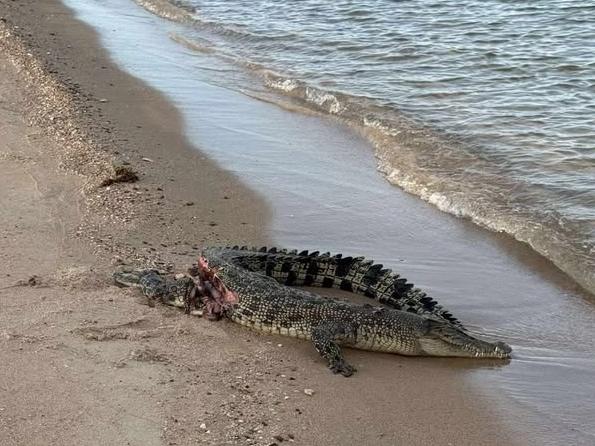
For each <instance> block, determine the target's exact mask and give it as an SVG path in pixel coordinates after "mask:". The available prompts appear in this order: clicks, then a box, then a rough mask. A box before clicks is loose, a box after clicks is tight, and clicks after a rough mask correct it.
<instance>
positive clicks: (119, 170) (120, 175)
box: [99, 166, 139, 187]
mask: <svg viewBox="0 0 595 446" xmlns="http://www.w3.org/2000/svg"><path fill="white" fill-rule="evenodd" d="M138 180H139V177H138V175H137V173H136V172H135V171H134V170H132V169H131V168H130V167H127V166H115V167H114V176H113V177H110V178H106V179H105V180H103V181H102V182H101V184H100V185H99V187H106V186H111V185H112V184H115V183H136V182H137V181H138Z"/></svg>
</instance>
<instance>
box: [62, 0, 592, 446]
mask: <svg viewBox="0 0 595 446" xmlns="http://www.w3.org/2000/svg"><path fill="white" fill-rule="evenodd" d="M65 3H66V4H67V5H68V6H70V7H71V8H73V9H74V10H75V11H76V12H77V14H78V15H79V17H81V18H82V19H83V20H85V21H87V22H88V23H90V24H91V25H92V26H94V27H95V28H96V29H97V30H98V32H99V33H100V36H101V38H102V41H103V43H104V45H105V46H106V47H107V48H108V50H109V51H110V52H111V54H112V56H113V58H114V59H115V60H116V62H117V63H119V64H120V65H121V66H122V67H123V68H124V69H126V70H127V71H129V72H130V73H132V74H133V75H135V76H137V77H140V78H142V79H144V80H145V81H146V82H148V83H149V84H150V85H152V86H154V87H155V88H157V89H159V90H161V91H163V92H164V93H165V94H167V95H168V96H169V97H170V98H171V99H172V100H173V101H174V102H175V103H176V104H177V106H178V107H179V108H180V109H181V110H182V112H183V115H184V118H185V122H186V128H187V131H188V134H189V136H190V138H191V140H192V141H195V142H196V143H197V145H198V146H199V147H201V148H202V149H203V150H204V151H205V153H207V154H208V155H209V156H210V157H212V158H213V159H215V160H217V161H218V162H219V163H220V164H221V165H222V166H223V167H224V168H226V169H228V170H230V171H232V172H234V173H236V174H237V175H239V176H240V177H241V178H242V179H243V180H244V181H245V182H246V183H247V184H249V185H250V186H251V187H252V188H254V189H255V190H257V191H259V192H261V194H262V196H263V197H265V198H266V199H267V200H268V201H269V202H270V204H271V207H272V209H273V211H274V218H273V222H272V236H273V238H274V239H275V241H276V242H278V243H279V244H280V245H284V246H288V247H294V246H295V247H299V248H310V249H325V250H330V251H335V252H338V251H340V252H343V253H346V254H357V255H360V254H365V255H367V256H370V257H371V258H374V259H375V260H377V261H379V262H382V263H384V264H385V265H387V266H389V267H391V268H393V269H394V270H395V271H398V272H400V273H402V274H403V275H404V276H405V277H407V278H408V279H410V280H411V281H413V282H414V283H415V284H416V285H418V286H420V287H422V288H423V289H425V290H427V291H428V292H429V293H430V294H431V295H432V296H434V297H435V298H437V299H438V300H439V302H440V303H442V304H443V305H444V306H445V307H446V308H448V309H450V310H452V312H453V313H454V314H455V315H457V316H458V317H460V318H461V319H462V320H463V321H464V322H465V323H466V325H468V326H470V327H471V328H473V329H474V330H476V331H479V332H480V333H482V334H483V335H485V336H487V337H493V338H498V339H502V340H504V341H507V342H509V343H510V344H512V346H513V348H514V352H515V357H514V359H513V360H512V361H511V363H510V364H508V365H506V366H503V367H482V368H461V375H462V376H464V377H465V378H466V379H468V380H469V382H470V384H471V385H473V386H474V387H475V389H476V391H478V392H479V393H480V394H484V395H486V396H490V395H495V396H494V397H493V401H497V402H498V406H497V408H496V410H497V411H498V412H500V413H501V414H502V417H503V418H504V419H505V420H506V422H507V424H508V426H509V427H510V428H511V429H513V430H515V431H518V432H525V433H528V435H529V437H530V438H534V439H535V443H538V444H552V445H553V444H563V442H564V443H572V444H593V442H595V423H593V421H592V420H593V419H594V418H595V409H594V408H593V407H592V406H593V404H592V402H593V401H595V380H593V379H592V370H594V369H595V309H594V307H593V305H592V304H591V303H590V301H589V300H588V299H586V298H585V297H584V296H582V295H581V294H580V293H578V292H577V291H576V290H575V289H573V285H572V282H571V281H570V280H569V279H567V278H566V277H565V276H564V275H563V274H562V273H560V272H559V271H558V270H557V269H556V268H554V267H553V266H552V265H550V264H549V263H548V262H546V261H545V260H543V259H542V258H541V257H540V256H537V255H536V254H534V253H533V252H532V251H531V250H529V249H528V248H525V247H523V246H521V245H519V244H518V243H516V242H514V241H512V240H510V239H509V238H507V237H505V236H501V235H497V234H493V233H490V232H487V231H485V230H482V229H480V228H478V227H477V226H475V225H473V224H471V223H470V222H466V221H464V220H460V219H457V218H455V217H451V216H449V215H447V214H444V213H441V212H440V211H438V210H437V209H436V208H435V207H433V206H430V205H428V204H426V203H424V202H422V201H420V200H419V199H417V198H415V197H413V196H411V195H408V194H405V193H403V192H402V191H400V190H398V189H396V188H395V187H393V186H391V185H390V184H388V183H387V182H386V181H385V180H384V179H383V177H382V176H381V175H380V174H379V173H378V172H377V171H376V170H375V169H374V166H375V162H376V161H375V159H374V158H373V156H372V152H371V150H370V143H369V141H368V140H367V139H365V138H364V137H363V136H361V135H359V134H357V133H355V132H354V131H353V130H352V129H351V128H350V127H349V126H346V125H342V124H339V123H337V122H336V121H334V120H332V119H330V118H321V117H320V116H315V115H308V114H302V113H297V112H290V111H288V110H286V109H284V108H281V107H278V106H275V105H271V104H270V103H267V102H264V101H261V100H256V99H253V98H250V97H248V96H246V95H245V94H241V93H239V92H238V91H237V87H234V85H250V82H252V80H251V78H250V76H249V75H246V74H245V73H244V72H243V71H242V70H239V69H238V68H237V66H235V65H234V64H230V63H228V62H225V61H224V60H222V59H221V58H219V57H218V56H217V55H215V54H212V53H204V52H200V53H199V52H196V51H194V50H191V49H189V48H186V47H183V46H181V45H179V44H178V43H176V42H175V41H173V40H172V39H171V37H170V36H171V35H172V33H177V34H181V33H183V29H181V28H183V27H184V26H185V25H180V24H178V23H168V22H165V21H163V20H162V19H160V18H158V17H155V16H153V15H151V14H149V13H147V12H146V11H144V10H143V9H141V8H139V7H137V6H136V5H134V4H132V3H129V2H122V1H117V0H105V1H101V2H99V1H96V0H77V1H74V0H67V1H66V2H65ZM251 93H252V92H251ZM480 327H481V328H480Z"/></svg>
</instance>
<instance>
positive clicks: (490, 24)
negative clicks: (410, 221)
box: [137, 0, 595, 293]
mask: <svg viewBox="0 0 595 446" xmlns="http://www.w3.org/2000/svg"><path fill="white" fill-rule="evenodd" d="M137 2H138V3H140V4H142V5H144V6H145V7H147V8H150V9H151V10H152V11H153V12H155V13H157V14H163V13H164V12H166V11H167V14H166V15H167V16H168V17H169V18H170V19H173V20H178V21H182V22H185V23H186V24H187V26H186V27H185V28H183V29H178V30H176V35H175V36H174V38H175V39H176V40H177V41H178V42H181V43H184V44H186V45H187V46H188V47H191V48H193V49H194V50H196V51H209V52H211V53H212V54H217V55H219V56H221V57H226V58H228V59H229V60H231V61H233V62H234V63H236V64H239V65H241V66H243V67H244V68H247V69H249V70H250V71H251V72H252V73H253V74H254V75H255V76H258V77H260V79H261V81H262V82H261V83H262V84H264V85H266V86H268V87H269V88H271V89H273V90H276V91H279V92H281V93H283V94H284V95H288V96H290V97H293V98H295V99H298V100H300V101H301V102H302V103H303V104H304V105H306V106H308V107H311V108H313V109H316V110H320V111H323V112H325V113H329V114H332V115H335V116H340V117H341V118H342V119H343V120H345V121H346V122H348V123H349V124H350V125H352V126H354V127H356V128H359V129H362V130H365V131H366V135H367V136H368V137H369V139H370V140H372V141H373V142H374V144H375V149H376V155H377V157H378V160H379V167H380V170H381V171H382V172H383V173H384V174H385V175H386V176H387V178H388V179H389V180H390V181H391V182H393V183H395V184H397V185H399V186H401V187H403V188H404V189H406V190H408V191H409V192H412V193H414V194H416V195H418V196H421V197H422V198H424V199H425V200H427V201H429V202H431V203H433V204H434V205H436V206H438V207H439V208H440V209H442V210H445V211H447V212H450V213H453V214H455V215H459V216H465V217H468V218H470V219H471V220H473V221H474V222H476V223H478V224H480V225H483V226H486V227H489V228H491V229H493V230H496V231H503V232H507V233H509V234H511V235H513V236H514V237H516V238H517V239H519V240H522V241H524V242H527V243H529V244H530V245H531V246H532V247H533V248H534V249H535V250H537V251H538V252H540V253H541V254H542V255H544V256H546V257H547V258H549V259H550V260H552V261H553V262H554V263H556V264H557V265H558V266H559V267H560V268H561V269H562V270H564V271H566V272H567V273H568V274H570V275H571V276H572V277H574V278H575V279H576V280H577V281H579V283H581V284H582V285H583V286H584V287H586V288H587V289H589V290H591V291H592V292H594V293H595V144H594V143H593V140H594V139H595V120H594V119H593V116H595V55H594V53H593V43H592V42H593V41H594V40H595V6H594V5H593V3H592V2H591V1H577V0H572V1H569V0H547V1H543V2H510V1H502V0H487V1H486V0H467V1H465V2H462V3H461V2H460V1H454V0H444V1H440V2H428V1H423V0H410V1H405V2H394V1H391V0H360V1H357V2H353V1H347V0H337V1H332V2H320V1H315V0H303V1H291V0H288V1H284V2H272V1H257V2H254V1H247V0H182V1H169V2H167V1H165V2H164V1H162V0H158V1H155V0H137ZM163 4H165V5H168V6H169V8H168V9H164V6H163ZM174 4H175V5H178V6H179V8H173V7H172V6H171V5H174ZM172 11H178V15H176V14H174V13H172ZM254 87H255V86H254V85H252V87H251V86H250V85H245V86H244V88H254Z"/></svg>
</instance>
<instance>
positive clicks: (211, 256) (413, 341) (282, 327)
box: [114, 247, 511, 376]
mask: <svg viewBox="0 0 595 446" xmlns="http://www.w3.org/2000/svg"><path fill="white" fill-rule="evenodd" d="M203 256H204V257H205V258H206V259H207V260H208V262H209V266H210V267H211V268H216V270H217V276H218V277H219V278H220V279H221V280H222V282H223V283H224V284H225V286H226V287H227V288H228V289H229V290H231V291H233V292H234V293H235V294H236V295H237V297H238V302H237V303H234V304H233V305H231V306H230V307H228V308H226V309H225V310H224V314H223V316H225V317H227V318H229V319H231V320H232V321H234V322H236V323H238V324H241V325H244V326H247V327H249V328H251V329H254V330H257V331H260V332H264V333H276V334H281V335H286V336H292V337H297V338H301V339H309V340H311V341H312V343H313V344H314V346H315V347H316V349H317V350H318V352H319V353H320V354H321V355H322V357H323V358H325V359H326V360H327V361H328V363H329V367H330V369H331V370H332V371H333V372H335V373H341V374H343V375H345V376H350V375H351V374H352V373H353V372H354V368H353V367H352V366H350V365H349V364H348V363H347V362H346V361H345V359H344V358H343V354H342V352H341V348H340V346H347V347H354V348H359V349H363V350H370V351H379V352H388V353H397V354H401V355H408V356H456V357H472V358H497V359H506V358H509V357H510V352H511V349H510V347H509V346H508V345H506V344H504V343H502V342H495V343H492V342H487V341H484V340H480V339H477V338H475V337H473V336H471V335H469V334H468V333H466V332H465V331H464V330H463V329H462V328H461V326H460V323H459V322H458V321H457V320H456V319H454V318H453V317H452V315H450V313H448V312H446V311H445V310H443V309H442V308H441V307H439V306H438V305H436V303H435V302H434V301H433V300H432V299H431V298H429V297H428V296H426V295H425V294H424V293H423V292H421V291H419V290H417V289H414V288H413V286H412V285H409V284H407V283H406V281H404V280H403V279H400V278H398V276H396V275H393V274H391V273H390V272H388V271H387V270H382V266H381V265H380V266H374V265H373V264H372V263H371V262H365V261H364V260H363V259H360V258H357V259H352V258H345V259H341V257H338V256H335V257H330V256H329V255H323V256H318V254H317V253H314V254H310V255H308V254H307V253H302V254H297V253H294V252H291V253H287V252H284V251H276V250H274V249H273V250H271V251H267V250H266V249H264V250H260V251H257V250H250V249H247V248H237V247H234V248H208V249H206V250H205V251H204V252H203ZM333 259H334V260H333ZM341 262H342V263H341ZM313 265H314V266H313ZM329 266H332V267H329ZM315 267H316V268H315ZM308 272H309V273H308ZM267 275H269V276H270V277H267ZM114 278H115V280H116V282H117V283H119V284H121V285H127V286H130V285H136V286H140V287H141V288H142V289H143V292H144V293H145V294H146V295H147V296H149V297H158V298H160V299H161V300H162V301H163V302H164V303H166V304H169V305H175V306H183V305H184V302H186V303H187V302H188V296H190V295H192V293H193V282H192V279H191V278H189V277H181V278H178V279H175V278H173V277H172V276H167V275H162V274H160V273H159V272H156V271H155V270H141V271H131V272H119V273H116V274H115V275H114ZM288 278H290V279H291V280H288ZM275 279H277V280H279V281H282V282H284V283H287V282H291V283H292V284H296V285H298V284H299V285H302V284H307V285H317V284H318V285H321V286H331V285H335V286H337V285H338V286H339V287H340V288H343V289H351V290H352V291H355V292H360V293H362V294H365V295H368V296H370V297H375V298H377V299H378V300H379V301H381V302H383V303H385V304H387V305H389V306H391V307H393V308H384V307H373V306H371V305H363V306H362V305H355V304H350V303H346V302H340V301H336V300H333V299H325V298H322V297H320V296H318V295H316V294H314V293H310V292H308V291H305V290H301V289H296V288H290V287H288V286H285V285H282V284H280V283H278V282H277V281H276V280H275ZM348 285H349V287H348ZM394 308H404V309H407V311H400V310H398V309H394ZM417 313H419V314H417Z"/></svg>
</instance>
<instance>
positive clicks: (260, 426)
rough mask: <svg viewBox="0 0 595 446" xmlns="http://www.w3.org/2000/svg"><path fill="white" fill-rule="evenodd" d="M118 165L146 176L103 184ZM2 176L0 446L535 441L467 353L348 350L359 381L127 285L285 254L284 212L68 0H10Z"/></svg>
mask: <svg viewBox="0 0 595 446" xmlns="http://www.w3.org/2000/svg"><path fill="white" fill-rule="evenodd" d="M116 167H126V168H127V169H130V170H132V171H134V172H136V173H137V174H138V176H139V181H137V182H134V183H115V184H112V185H109V186H104V187H101V186H100V185H101V183H102V182H104V181H105V180H106V179H109V178H114V177H115V175H116V173H115V172H116V169H115V168H116ZM0 178H2V189H1V190H2V192H1V193H0V209H1V214H0V227H1V228H2V233H1V234H0V235H1V237H0V253H1V256H2V257H1V258H2V262H3V265H4V266H3V268H2V269H1V270H0V443H2V444H6V445H25V444H26V445H42V444H64V445H67V444H72V445H75V444H76V445H80V444H85V445H87V444H88V445H103V444H105V445H107V444H130V445H137V444H138V445H141V444H142V445H153V444H155V445H186V444H188V445H189V444H211V445H218V444H255V445H273V444H281V443H293V444H300V445H327V444H328V445H333V444H374V445H395V444H404V445H425V444H437V445H448V444H453V445H466V444H468V445H477V444H484V445H490V444H494V445H496V444H498V445H502V444H529V443H530V441H529V440H528V439H527V438H524V437H523V435H522V432H513V431H511V430H510V429H508V428H507V427H506V423H504V418H505V416H506V415H505V414H502V413H498V412H497V410H495V409H494V408H493V407H492V402H493V401H490V399H488V398H486V397H485V396H484V395H478V394H477V393H476V392H475V391H474V389H470V388H469V387H468V386H467V385H466V383H465V381H463V380H462V379H460V376H459V375H460V371H461V370H462V369H464V368H465V365H464V364H459V363H458V362H457V361H456V360H433V361H431V362H429V361H427V360H424V359H416V358H400V357H395V356H390V355H380V354H372V353H366V352H355V351H350V352H348V355H349V357H350V359H351V361H352V362H353V363H355V364H356V366H357V367H358V369H359V370H360V373H358V374H357V375H356V376H355V377H353V378H350V379H344V378H342V377H338V376H333V375H332V374H331V373H330V372H329V371H328V370H327V369H326V367H325V365H324V363H323V361H322V360H321V359H320V358H319V357H318V355H317V353H316V352H315V350H314V349H313V348H312V346H311V345H309V344H308V343H306V342H302V341H299V340H293V339H287V338H282V337H270V336H262V335H259V334H256V333H252V332H249V331H247V330H244V329H242V328H241V327H239V326H235V325H234V324H231V323H227V322H217V323H214V322H209V321H207V320H202V319H199V318H194V317H190V316H185V315H184V314H182V313H181V312H179V311H176V310H174V309H170V308H165V307H150V306H148V305H147V302H146V301H145V300H144V299H142V298H141V297H140V296H139V295H138V293H137V292H135V291H134V290H122V289H119V288H117V287H115V286H113V285H112V283H111V279H110V276H111V273H112V271H113V270H114V268H115V267H116V266H118V265H120V264H132V265H156V266H159V267H163V268H172V269H176V270H181V269H184V267H185V266H186V265H188V263H189V262H190V261H191V260H192V259H193V256H196V255H197V253H198V252H199V251H200V247H201V246H204V245H208V244H227V243H233V244H249V245H265V244H269V243H270V237H269V234H268V232H267V231H268V225H269V221H270V215H271V212H272V210H271V209H270V208H269V206H268V205H267V203H266V202H265V200H264V199H263V198H262V197H260V196H258V195H257V194H256V193H255V192H254V191H252V190H250V189H249V188H248V187H247V186H246V185H244V184H242V183H241V182H240V181H239V180H238V179H237V178H236V177H234V176H233V175H232V174H230V173H228V172H227V171H225V170H223V169H222V168H220V166H218V165H217V164H216V163H215V162H213V161H211V160H209V159H208V158H207V157H206V156H205V155H204V154H203V153H201V152H200V147H194V146H193V145H192V144H191V143H190V142H189V141H188V140H187V139H186V136H185V134H184V131H183V125H182V120H181V116H180V114H179V112H178V111H177V110H176V109H175V107H174V106H173V105H172V104H171V103H169V102H168V101H167V99H166V98H165V97H163V96H162V95H161V94H160V93H159V92H157V91H155V90H153V89H151V88H150V87H148V86H147V85H145V84H143V83H142V82H141V81H139V80H137V79H135V78H133V77H132V76H130V75H128V74H126V73H124V72H123V71H121V70H120V69H119V68H118V67H117V66H116V65H115V64H114V63H113V62H112V61H111V60H110V58H109V56H108V54H107V53H106V52H105V51H104V50H103V49H102V48H101V46H100V44H99V42H98V39H97V36H96V34H95V33H94V31H93V30H92V29H90V28H88V27H87V26H86V25H84V24H83V23H81V22H79V21H77V20H76V19H74V18H73V16H72V14H71V12H70V11H69V10H68V9H66V8H65V7H64V6H63V5H62V4H61V3H60V2H59V1H49V0H48V1H44V2H36V1H32V0H22V1H19V2H18V5H17V2H11V1H6V0H0ZM305 389H312V390H313V391H314V393H313V395H307V394H305V393H304V390H305Z"/></svg>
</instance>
